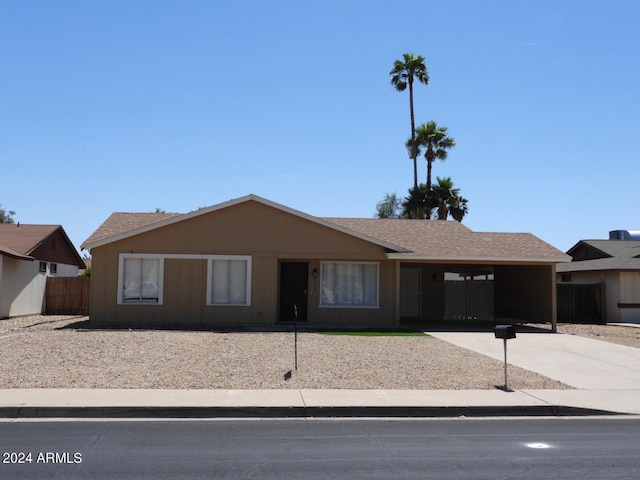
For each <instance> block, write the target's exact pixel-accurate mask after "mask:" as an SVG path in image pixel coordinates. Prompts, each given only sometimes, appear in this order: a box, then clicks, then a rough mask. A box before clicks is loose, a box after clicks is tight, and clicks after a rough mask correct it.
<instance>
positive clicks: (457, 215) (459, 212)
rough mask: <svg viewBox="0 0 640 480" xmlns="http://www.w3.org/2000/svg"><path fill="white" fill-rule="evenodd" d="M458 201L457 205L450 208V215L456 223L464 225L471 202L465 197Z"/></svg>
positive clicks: (459, 198)
mask: <svg viewBox="0 0 640 480" xmlns="http://www.w3.org/2000/svg"><path fill="white" fill-rule="evenodd" d="M457 200H458V201H457V202H456V204H454V205H452V206H451V207H449V213H450V214H451V216H452V217H453V219H454V220H455V221H457V222H461V223H462V219H463V218H464V216H465V215H466V214H467V213H469V207H468V206H467V203H468V202H469V201H468V200H467V199H466V198H464V197H458V199H457Z"/></svg>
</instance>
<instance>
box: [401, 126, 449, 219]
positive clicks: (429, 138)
mask: <svg viewBox="0 0 640 480" xmlns="http://www.w3.org/2000/svg"><path fill="white" fill-rule="evenodd" d="M455 146H456V141H455V140H454V139H453V138H451V137H449V136H447V127H439V126H438V125H437V124H436V122H434V121H433V120H431V121H429V122H427V123H423V124H422V125H420V126H419V127H418V128H416V136H415V139H414V140H413V141H412V140H411V139H409V140H407V148H408V149H409V150H412V151H414V152H416V155H417V154H419V153H420V149H421V148H425V149H426V150H425V152H424V158H425V159H426V160H427V192H431V169H432V166H433V162H434V161H435V160H443V161H444V160H446V159H447V150H449V149H450V148H453V147H455ZM427 218H430V217H428V216H427Z"/></svg>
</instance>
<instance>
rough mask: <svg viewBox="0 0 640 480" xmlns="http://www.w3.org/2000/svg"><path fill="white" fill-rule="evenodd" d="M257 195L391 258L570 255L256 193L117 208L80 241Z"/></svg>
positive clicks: (107, 238) (533, 242)
mask: <svg viewBox="0 0 640 480" xmlns="http://www.w3.org/2000/svg"><path fill="white" fill-rule="evenodd" d="M249 201H254V202H258V203H261V204H263V205H267V206H270V207H272V208H275V209H277V210H280V211H283V212H286V213H289V214H291V215H295V216H297V217H300V218H303V219H306V220H308V221H311V222H314V223H316V224H319V225H322V226H324V227H327V228H331V229H333V230H337V231H340V232H342V233H345V234H347V235H350V236H352V237H356V238H360V239H362V240H365V241H367V242H370V243H373V244H376V245H379V246H381V247H383V248H385V249H386V251H387V256H388V257H389V258H397V259H406V260H434V261H435V260H445V261H446V260H456V261H502V262H506V261H519V262H546V263H556V262H565V261H569V260H570V257H569V256H567V255H565V254H564V253H562V252H561V251H559V250H557V249H556V248H554V247H552V246H551V245H549V244H547V243H545V242H543V241H542V240H540V239H538V238H537V237H535V236H533V235H531V234H528V233H476V232H473V231H471V230H470V229H468V228H467V227H466V226H464V225H462V224H461V223H459V222H454V221H441V220H431V221H429V220H405V219H374V218H320V217H314V216H312V215H309V214H306V213H303V212H300V211H298V210H294V209H292V208H289V207H285V206H283V205H280V204H278V203H275V202H272V201H270V200H266V199H264V198H261V197H258V196H256V195H247V196H245V197H241V198H237V199H234V200H230V201H228V202H224V203H220V204H218V205H214V206H211V207H208V208H203V209H200V210H196V211H194V212H191V213H187V214H178V213H114V214H112V215H111V216H110V217H109V218H108V219H107V220H106V221H105V222H104V223H103V224H102V225H101V226H100V227H98V229H97V230H96V231H95V232H94V233H93V234H92V235H91V236H90V237H89V238H88V239H87V240H86V241H85V242H84V243H83V244H82V246H81V248H83V249H84V248H86V249H92V248H96V247H99V246H102V245H106V244H109V243H112V242H115V241H118V240H122V239H125V238H129V237H132V236H134V235H138V234H141V233H144V232H148V231H151V230H155V229H157V228H161V227H164V226H167V225H171V224H173V223H176V222H180V221H183V220H187V219H189V218H193V217H195V216H199V215H205V214H207V213H210V212H214V211H217V210H222V209H224V208H228V207H231V206H233V205H238V204H240V203H244V202H249Z"/></svg>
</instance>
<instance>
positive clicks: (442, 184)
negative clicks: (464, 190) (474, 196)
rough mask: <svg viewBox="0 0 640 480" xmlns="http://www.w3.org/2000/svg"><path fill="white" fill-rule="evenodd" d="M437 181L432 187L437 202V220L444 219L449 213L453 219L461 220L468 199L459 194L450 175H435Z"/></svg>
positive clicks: (466, 210) (467, 209)
mask: <svg viewBox="0 0 640 480" xmlns="http://www.w3.org/2000/svg"><path fill="white" fill-rule="evenodd" d="M437 179H438V183H437V184H436V185H435V186H434V187H433V195H434V198H435V200H436V201H437V202H438V220H446V219H447V217H448V216H449V214H451V216H452V217H453V219H454V220H456V221H458V222H462V219H463V217H464V216H465V215H466V214H467V213H468V211H469V208H468V207H467V203H468V200H467V199H466V198H464V197H461V196H460V189H459V188H454V186H453V180H451V177H445V178H440V177H437Z"/></svg>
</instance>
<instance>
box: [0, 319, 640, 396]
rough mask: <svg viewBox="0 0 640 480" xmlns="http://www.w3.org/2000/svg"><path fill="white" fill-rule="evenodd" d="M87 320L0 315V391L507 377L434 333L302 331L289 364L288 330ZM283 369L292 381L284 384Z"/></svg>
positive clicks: (496, 365) (494, 364) (357, 385)
mask: <svg viewBox="0 0 640 480" xmlns="http://www.w3.org/2000/svg"><path fill="white" fill-rule="evenodd" d="M86 320H87V317H70V316H30V317H20V318H13V319H7V320H0V347H1V352H2V353H1V355H0V388H132V389H134V388H158V389H160V388H162V389H239V390H240V389H287V388H312V389H418V390H420V389H429V390H449V389H451V390H467V389H468V390H475V389H493V388H495V387H496V386H498V385H502V384H503V381H504V378H503V375H504V370H503V364H502V362H499V361H497V360H494V359H491V358H489V357H486V356H484V355H481V354H478V353H475V352H472V351H469V350H465V349H462V348H459V347H456V346H454V345H451V344H448V343H446V342H443V341H441V340H438V339H436V338H433V337H415V336H403V337H394V336H383V337H364V336H334V335H323V334H320V333H315V332H303V333H299V334H298V370H294V339H293V334H292V333H290V332H254V331H246V332H245V331H242V332H221V331H184V330H127V329H117V330H99V329H92V328H86V327H87V325H86V324H85V323H83V322H84V321H86ZM582 327H584V328H583V330H585V331H586V332H587V333H588V334H589V335H595V336H597V338H599V339H601V340H606V339H607V332H609V331H610V332H612V338H614V339H615V340H617V342H616V343H618V342H621V341H624V342H627V343H625V344H627V345H630V346H635V347H640V329H633V328H625V327H611V328H609V327H608V326H601V325H597V326H596V325H585V326H582V325H578V326H574V325H571V326H567V327H566V330H567V333H574V334H580V333H579V332H578V330H580V329H581V328H582ZM595 327H598V328H595ZM564 329H565V327H564V326H562V328H560V329H559V330H560V331H563V330H564ZM619 329H622V330H619ZM621 339H624V340H621ZM289 370H293V374H292V377H291V379H289V380H285V379H284V374H285V373H286V372H288V371H289ZM509 386H510V387H511V388H514V389H566V388H569V387H567V386H566V385H563V384H561V383H560V382H557V381H555V380H552V379H549V378H546V377H543V376H541V375H539V374H536V373H533V372H530V371H527V370H524V369H521V368H518V367H515V366H510V368H509Z"/></svg>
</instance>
